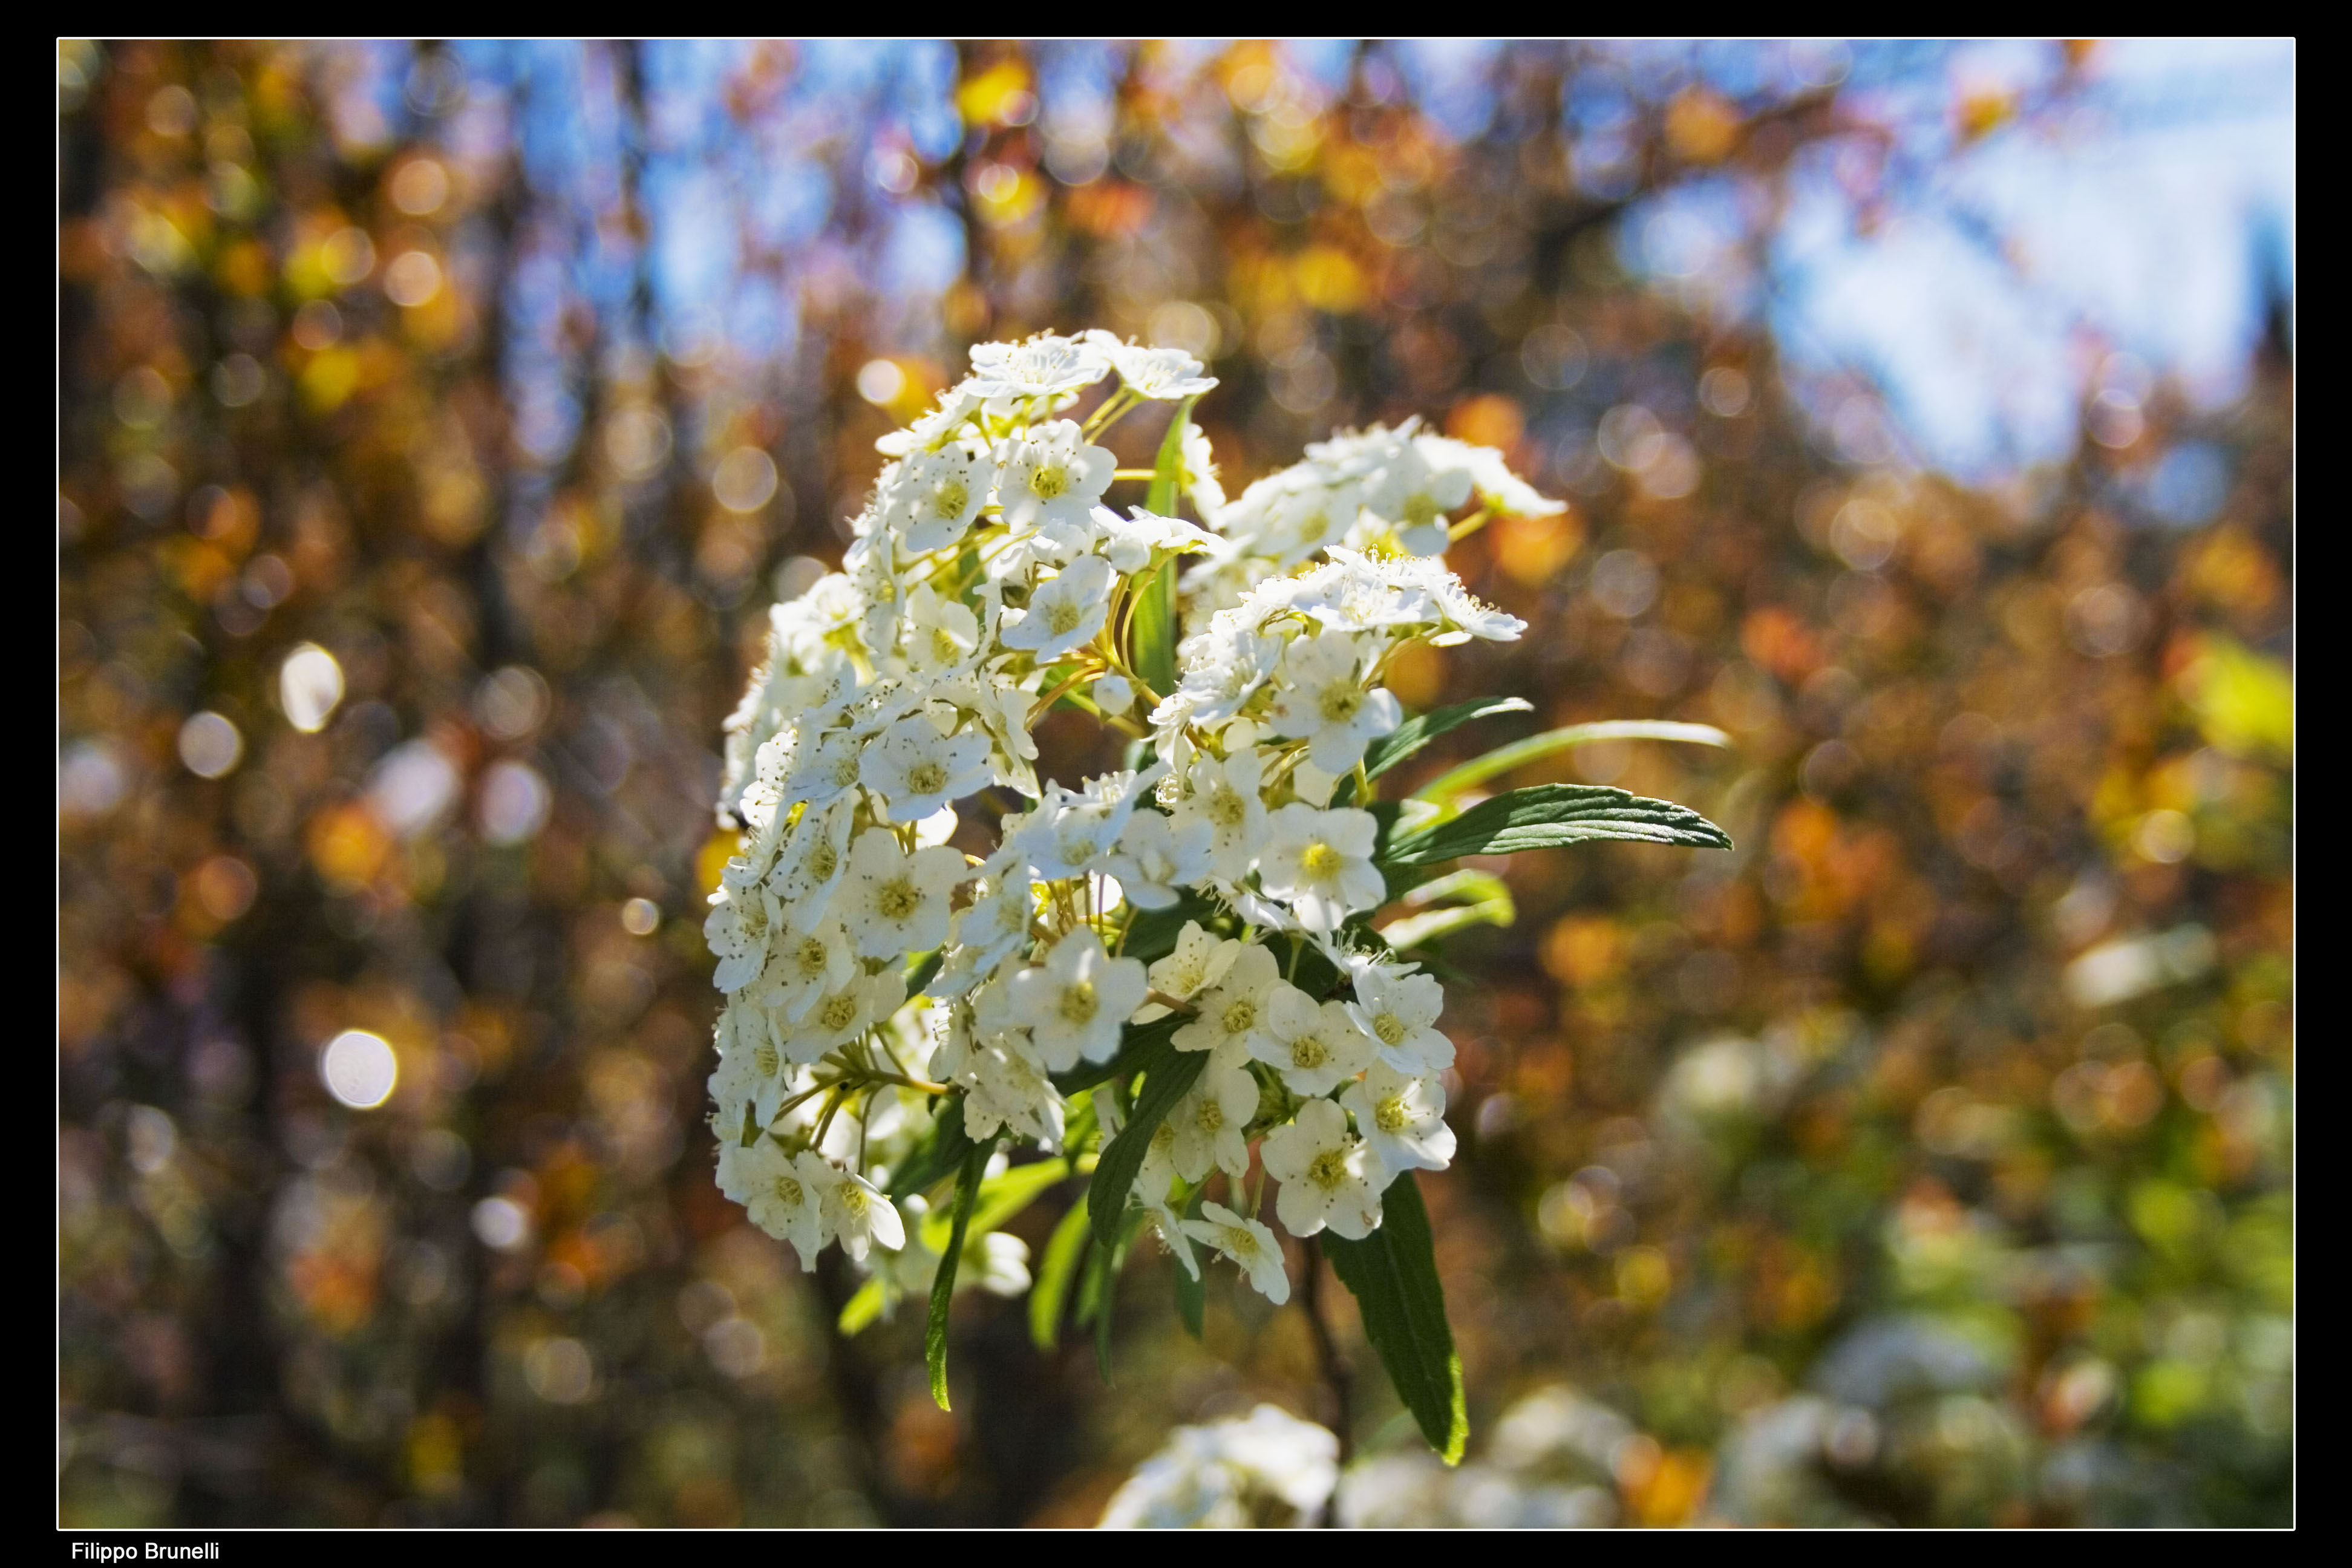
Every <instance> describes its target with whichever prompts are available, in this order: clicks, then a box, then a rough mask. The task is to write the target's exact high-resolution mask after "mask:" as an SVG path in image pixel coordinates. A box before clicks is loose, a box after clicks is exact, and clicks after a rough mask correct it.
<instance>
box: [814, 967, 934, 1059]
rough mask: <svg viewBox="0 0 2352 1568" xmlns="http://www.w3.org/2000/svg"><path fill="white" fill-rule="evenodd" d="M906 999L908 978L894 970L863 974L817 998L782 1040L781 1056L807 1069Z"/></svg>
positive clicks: (880, 1019)
mask: <svg viewBox="0 0 2352 1568" xmlns="http://www.w3.org/2000/svg"><path fill="white" fill-rule="evenodd" d="M906 999H907V978H906V976H905V975H904V974H902V973H899V972H898V970H896V969H886V970H884V971H883V972H882V973H879V974H867V973H864V972H863V971H860V972H858V973H856V974H854V975H852V976H851V977H850V978H849V979H848V980H846V981H844V982H843V983H842V984H840V985H839V986H837V987H835V989H833V990H831V991H828V992H826V993H825V994H824V995H823V996H820V997H818V998H817V1000H816V1002H815V1003H814V1005H811V1006H810V1008H809V1010H808V1011H807V1012H806V1013H804V1014H803V1015H802V1016H801V1019H800V1022H799V1024H798V1025H797V1026H795V1027H794V1028H793V1030H792V1032H791V1033H790V1034H788V1035H787V1036H785V1037H784V1053H785V1055H787V1056H789V1057H791V1058H792V1059H793V1061H795V1062H797V1063H800V1064H802V1065H803V1066H806V1065H808V1064H810V1063H813V1062H814V1061H816V1060H817V1059H818V1058H820V1057H822V1056H824V1054H825V1052H827V1051H831V1050H837V1049H839V1048H840V1047H843V1046H845V1045H847V1044H849V1042H850V1041H852V1040H854V1039H856V1038H857V1037H859V1036H861V1035H863V1034H864V1033H866V1030H867V1029H869V1028H872V1027H873V1026H875V1025H876V1024H878V1023H880V1022H881V1021H882V1020H883V1019H885V1018H887V1017H888V1016H890V1015H891V1014H893V1013H895V1012H897V1011H898V1004H899V1003H901V1002H904V1001H905V1000H906Z"/></svg>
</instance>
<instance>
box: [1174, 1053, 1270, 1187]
mask: <svg viewBox="0 0 2352 1568" xmlns="http://www.w3.org/2000/svg"><path fill="white" fill-rule="evenodd" d="M1256 1114H1257V1079H1254V1078H1252V1077H1251V1076H1250V1074H1249V1069H1248V1068H1244V1067H1240V1066H1236V1065H1233V1064H1229V1063H1220V1062H1219V1061H1218V1060H1217V1059H1216V1058H1214V1057H1212V1058H1210V1059H1209V1063H1208V1065H1207V1066H1206V1067H1204V1068H1202V1069H1201V1076H1200V1077H1199V1079H1195V1080H1194V1082H1193V1084H1192V1089H1190V1090H1189V1091H1187V1092H1186V1094H1185V1096H1184V1098H1183V1099H1181V1100H1178V1101H1177V1102H1176V1104H1175V1106H1174V1108H1173V1109H1171V1110H1170V1111H1169V1112H1168V1120H1167V1121H1166V1122H1165V1123H1164V1124H1163V1125H1166V1126H1169V1127H1172V1128H1174V1129H1175V1130H1176V1131H1175V1142H1174V1144H1173V1146H1172V1147H1171V1149H1170V1151H1169V1157H1170V1158H1171V1159H1172V1160H1173V1161H1174V1162H1175V1164H1176V1173H1177V1174H1178V1175H1179V1176H1181V1177H1182V1178H1183V1179H1184V1180H1186V1181H1188V1182H1197V1181H1200V1180H1202V1178H1203V1177H1205V1176H1207V1175H1208V1173H1210V1171H1211V1170H1221V1171H1223V1172H1224V1173H1225V1174H1227V1175H1229V1176H1231V1177H1233V1179H1234V1180H1235V1181H1237V1182H1238V1181H1240V1180H1241V1179H1242V1178H1243V1177H1244V1176H1246V1175H1248V1174H1249V1163H1250V1157H1249V1143H1248V1141H1247V1140H1245V1139H1244V1138H1243V1136H1242V1129H1243V1128H1244V1127H1246V1126H1248V1125H1249V1121H1250V1118H1252V1117H1254V1116H1255V1115H1256Z"/></svg>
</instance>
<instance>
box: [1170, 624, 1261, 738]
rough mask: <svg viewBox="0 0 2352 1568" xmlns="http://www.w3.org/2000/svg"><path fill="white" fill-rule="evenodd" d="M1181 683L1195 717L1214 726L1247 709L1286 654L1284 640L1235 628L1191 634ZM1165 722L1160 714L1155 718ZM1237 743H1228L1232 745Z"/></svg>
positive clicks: (1184, 652) (1183, 651) (1182, 650)
mask: <svg viewBox="0 0 2352 1568" xmlns="http://www.w3.org/2000/svg"><path fill="white" fill-rule="evenodd" d="M1178 652H1179V653H1180V654H1181V656H1182V657H1183V661H1184V670H1183V675H1182V678H1181V679H1180V680H1179V681H1178V682H1177V689H1178V690H1179V691H1180V692H1181V693H1182V694H1183V696H1184V697H1185V698H1186V699H1187V700H1188V701H1189V703H1190V706H1191V708H1192V720H1193V721H1194V722H1195V723H1199V724H1204V725H1207V726H1209V727H1210V728H1212V729H1213V728H1215V727H1216V726H1218V725H1220V724H1222V723H1223V722H1224V721H1226V720H1228V719H1231V718H1232V717H1233V716H1234V714H1236V713H1238V712H1240V711H1241V710H1242V707H1243V705H1244V703H1246V702H1247V701H1248V700H1250V698H1251V697H1253V696H1255V694H1256V692H1257V689H1258V688H1259V687H1261V686H1263V685H1265V682H1266V678H1267V677H1269V676H1271V675H1272V674H1273V673H1274V669H1275V666H1276V664H1278V663H1279V662H1281V659H1282V640H1281V639H1280V638H1279V637H1260V636H1258V635H1257V634H1256V633H1255V632H1250V631H1234V632H1231V633H1229V634H1228V635H1225V636H1217V635H1214V634H1211V635H1208V636H1204V637H1187V638H1186V639H1185V640H1184V645H1183V647H1181V648H1179V649H1178ZM1153 722H1154V723H1158V722H1160V720H1159V719H1158V717H1157V716H1156V715H1155V716H1154V718H1153ZM1230 749H1231V748H1228V750H1230Z"/></svg>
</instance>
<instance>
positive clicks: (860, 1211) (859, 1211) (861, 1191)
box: [841, 1182, 866, 1219]
mask: <svg viewBox="0 0 2352 1568" xmlns="http://www.w3.org/2000/svg"><path fill="white" fill-rule="evenodd" d="M841 1211H842V1213H844V1214H845V1215H848V1216H849V1217H850V1218H852V1219H864V1218H865V1217H866V1189H865V1188H864V1187H861V1186H859V1185H858V1184H856V1183H855V1182H844V1183H842V1184H841Z"/></svg>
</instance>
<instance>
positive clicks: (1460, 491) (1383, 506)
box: [1184, 418, 1567, 608]
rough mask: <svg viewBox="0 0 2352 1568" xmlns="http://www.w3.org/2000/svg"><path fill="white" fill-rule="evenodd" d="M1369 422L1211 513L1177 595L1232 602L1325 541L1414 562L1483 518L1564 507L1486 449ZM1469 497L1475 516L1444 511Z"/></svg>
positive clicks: (1214, 604) (1212, 603) (1312, 447)
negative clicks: (1207, 536)
mask: <svg viewBox="0 0 2352 1568" xmlns="http://www.w3.org/2000/svg"><path fill="white" fill-rule="evenodd" d="M1420 423H1421V422H1420V420H1419V419H1418V418H1414V419H1408V420H1406V421H1405V422H1404V423H1403V424H1402V425H1401V426H1397V427H1396V428H1395V429H1393V430H1391V429H1388V428H1386V427H1384V426H1379V425H1375V426H1372V427H1371V428H1370V429H1369V430H1363V431H1355V430H1350V431H1346V432H1343V433H1342V434H1340V435H1338V436H1334V437H1331V438H1330V439H1329V440H1328V441H1316V442H1310V443H1308V445H1307V457H1306V458H1305V460H1304V461H1301V462H1298V463H1294V464H1293V465H1291V466H1290V467H1289V468H1285V469H1283V470H1282V471H1281V472H1280V473H1277V474H1268V475H1267V476H1266V477H1265V478H1264V479H1259V480H1257V481H1256V482H1255V483H1254V484H1252V485H1251V486H1250V487H1249V488H1248V489H1245V490H1244V491H1243V492H1242V493H1241V495H1240V497H1239V498H1238V499H1236V500H1234V501H1233V502H1232V503H1231V504H1230V505H1228V506H1225V507H1224V508H1223V509H1222V510H1220V511H1218V513H1217V514H1216V517H1215V525H1216V529H1217V532H1218V533H1219V535H1220V536H1221V537H1220V540H1219V542H1218V543H1217V545H1216V547H1215V548H1214V549H1213V551H1212V552H1210V555H1209V559H1208V560H1207V561H1205V562H1203V563H1201V564H1200V565H1198V566H1196V567H1194V568H1193V570H1192V573H1191V574H1190V575H1189V576H1188V577H1187V578H1186V580H1185V584H1184V587H1185V592H1186V593H1187V594H1188V595H1191V596H1192V598H1194V599H1195V600H1198V601H1201V602H1202V603H1203V604H1204V605H1207V606H1208V607H1210V608H1223V607H1224V606H1226V605H1231V604H1233V603H1234V602H1235V601H1236V600H1237V599H1239V597H1240V596H1241V595H1242V594H1243V592H1244V591H1245V590H1246V589H1248V588H1249V587H1250V586H1251V585H1252V584H1255V583H1257V582H1259V581H1262V580H1263V579H1265V578H1266V577H1269V576H1272V575H1275V574H1278V573H1283V572H1287V571H1289V570H1291V569H1292V568H1293V567H1295V566H1297V564H1298V563H1300V562H1302V561H1308V560H1312V559H1313V558H1314V557H1315V556H1316V555H1318V554H1319V553H1321V552H1325V551H1327V550H1329V549H1330V548H1331V547H1333V546H1334V545H1337V546H1339V547H1341V548H1343V549H1348V550H1356V551H1362V552H1371V553H1376V554H1377V553H1390V554H1404V555H1417V556H1435V555H1442V554H1444V552H1445V545H1446V542H1447V541H1448V539H1450V538H1453V537H1457V536H1459V535H1460V534H1462V533H1465V532H1467V531H1469V530H1470V529H1472V528H1475V527H1476V526H1477V525H1478V523H1479V522H1481V521H1485V519H1486V517H1487V516H1488V515H1490V514H1506V515H1511V516H1517V517H1549V516H1550V515H1552V514H1553V513H1555V512H1559V511H1563V510H1567V503H1565V502H1563V501H1558V500H1552V499H1550V498H1549V497H1547V496H1543V495H1539V494H1538V493H1537V492H1536V490H1535V489H1534V487H1532V486H1531V485H1529V484H1528V482H1527V481H1526V480H1525V479H1520V478H1519V477H1518V476H1517V475H1516V474H1514V473H1512V472H1511V470H1510V469H1509V468H1507V467H1506V466H1505V465H1504V462H1503V455H1502V454H1501V453H1500V452H1497V451H1496V450H1495V449H1494V448H1493V447H1473V446H1471V445H1470V444H1469V443H1468V442H1466V441H1457V440H1454V438H1453V437H1449V436H1438V435H1433V434H1432V433H1430V432H1428V431H1424V430H1423V429H1421V428H1420ZM1474 497H1475V499H1476V500H1477V502H1478V505H1479V508H1480V510H1478V511H1477V512H1475V513H1474V514H1472V515H1471V516H1470V517H1466V518H1464V519H1462V520H1460V521H1454V518H1453V515H1452V514H1453V513H1454V511H1456V510H1458V509H1460V508H1461V507H1463V506H1465V504H1467V503H1468V502H1469V501H1470V500H1472V499H1473V498H1474Z"/></svg>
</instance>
